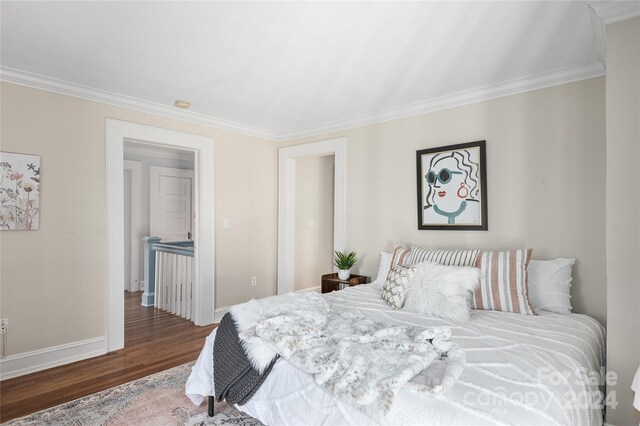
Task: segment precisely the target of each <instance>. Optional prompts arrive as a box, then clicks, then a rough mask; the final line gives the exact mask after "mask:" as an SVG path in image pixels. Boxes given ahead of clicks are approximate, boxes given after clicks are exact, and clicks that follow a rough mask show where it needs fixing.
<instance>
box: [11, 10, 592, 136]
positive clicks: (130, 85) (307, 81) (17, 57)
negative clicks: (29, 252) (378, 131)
mask: <svg viewBox="0 0 640 426" xmlns="http://www.w3.org/2000/svg"><path fill="white" fill-rule="evenodd" d="M0 7H1V10H0V12H1V56H0V61H1V65H2V77H3V80H5V81H13V82H18V83H23V84H30V85H33V86H36V87H38V86H42V87H49V88H51V87H54V89H53V90H55V87H57V88H58V89H59V90H58V91H62V92H64V91H65V90H66V92H68V93H70V94H75V95H78V96H84V97H88V98H91V97H92V96H93V98H95V99H98V100H102V101H106V102H110V103H116V104H118V103H119V104H123V105H130V106H131V107H134V108H136V107H138V109H143V110H144V109H146V110H149V111H152V112H157V113H161V114H163V115H171V114H173V112H174V111H175V114H176V115H177V116H181V117H184V118H187V119H192V120H194V121H202V122H207V120H208V121H209V122H210V123H213V124H214V125H219V126H220V127H222V128H228V129H231V130H236V131H242V132H244V133H248V134H254V135H257V136H263V137H267V138H272V139H287V138H291V137H296V136H302V135H307V134H314V133H319V132H321V131H327V130H335V129H339V128H346V127H352V126H354V125H358V124H366V123H369V122H376V121H383V120H386V119H390V118H397V117H399V116H406V115H412V114H417V113H421V112H425V111H428V110H434V109H440V108H444V107H447V106H452V105H455V104H461V103H468V102H472V101H474V100H478V99H481V98H490V97H495V96H499V95H502V94H508V93H515V92H518V91H524V90H531V89H534V88H538V87H545V86H549V85H553V84H559V83H562V82H566V81H573V80H578V79H581V78H589V77H593V76H595V75H602V74H603V73H604V71H603V70H604V68H603V66H602V64H601V63H600V62H599V61H598V58H599V57H600V55H599V53H598V50H597V40H596V37H595V36H594V30H593V27H592V25H591V18H590V14H589V7H588V4H587V2H583V1H570V2H561V1H553V2H549V1H540V2H538V1H534V2H370V3H368V2H184V1H183V2H59V1H48V2H30V1H29V2H18V1H16V2H14V1H5V0H3V1H2V3H1V6H0ZM47 85H49V86H47ZM101 97H102V98H101ZM176 99H186V100H188V101H190V102H191V105H192V107H191V109H190V110H189V111H188V112H184V111H178V110H176V109H175V108H174V107H173V102H174V100H176Z"/></svg>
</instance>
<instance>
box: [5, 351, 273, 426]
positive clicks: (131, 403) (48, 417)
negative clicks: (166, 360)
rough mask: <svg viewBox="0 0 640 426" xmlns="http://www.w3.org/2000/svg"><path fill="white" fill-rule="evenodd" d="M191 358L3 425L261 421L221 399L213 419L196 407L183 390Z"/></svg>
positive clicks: (243, 424)
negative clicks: (179, 363) (166, 368)
mask: <svg viewBox="0 0 640 426" xmlns="http://www.w3.org/2000/svg"><path fill="white" fill-rule="evenodd" d="M192 366H193V362H190V363H187V364H184V365H180V366H178V367H175V368H172V369H170V370H166V371H162V372H160V373H156V374H153V375H151V376H147V377H143V378H142V379H138V380H135V381H133V382H129V383H125V384H123V385H120V386H116V387H114V388H111V389H107V390H104V391H102V392H98V393H94V394H93V395H89V396H85V397H83V398H80V399H76V400H75V401H71V402H67V403H65V404H61V405H58V406H56V407H53V408H49V409H47V410H43V411H39V412H37V413H34V414H30V415H28V416H25V417H20V418H18V419H14V420H11V421H9V422H7V423H3V424H4V425H10V426H23V425H29V426H31V425H73V426H90V425H108V426H116V425H149V426H151V425H153V426H164V425H166V426H169V425H171V426H173V425H189V426H195V425H240V426H260V425H262V423H260V422H259V421H258V420H256V419H254V418H252V417H249V416H248V415H246V414H244V413H242V412H240V411H238V410H237V409H236V408H234V407H233V406H229V405H227V404H226V403H224V402H217V403H216V412H215V416H214V417H213V418H211V417H207V403H206V402H204V403H203V404H202V405H201V406H199V407H197V406H195V405H193V403H192V402H191V401H190V400H189V398H187V397H186V396H185V394H184V384H185V383H186V381H187V377H188V376H189V373H190V372H191V367H192Z"/></svg>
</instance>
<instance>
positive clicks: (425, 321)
mask: <svg viewBox="0 0 640 426" xmlns="http://www.w3.org/2000/svg"><path fill="white" fill-rule="evenodd" d="M380 293H381V288H380V286H377V285H375V284H365V285H359V286H355V287H351V288H347V289H345V290H340V291H334V292H332V293H329V294H326V295H325V296H324V297H326V299H327V301H328V302H329V303H331V304H332V306H333V308H334V309H336V310H344V311H350V312H356V313H359V314H361V315H364V316H367V317H370V318H373V319H377V320H380V321H384V322H388V323H391V324H398V325H403V324H413V325H417V326H424V327H433V326H447V327H450V328H451V331H452V334H453V336H452V341H453V342H455V343H458V344H459V345H460V346H462V347H463V348H464V351H465V353H466V357H467V365H466V367H465V370H464V372H463V373H462V375H461V376H460V379H459V381H458V382H457V383H456V384H455V385H454V386H453V388H452V389H451V390H450V391H449V392H448V393H446V394H444V395H439V396H430V397H425V396H424V395H416V394H414V393H411V392H408V391H404V390H401V391H400V392H399V393H398V395H397V397H396V400H395V403H394V404H393V406H392V408H391V411H390V412H389V413H388V414H387V415H386V416H385V417H384V419H383V420H382V422H380V423H382V424H407V425H409V424H420V425H427V424H434V425H435V424H437V425H449V424H455V425H462V424H469V425H480V424H528V425H532V424H535V425H538V424H545V425H546V424H563V425H601V424H602V410H601V408H600V406H599V405H600V404H599V403H600V402H601V396H600V395H601V392H600V388H599V386H600V372H601V368H602V365H603V361H604V355H603V351H604V328H603V327H602V326H601V325H600V324H599V323H598V322H597V321H596V320H595V319H593V318H591V317H589V316H587V315H581V314H555V313H544V314H542V315H535V316H532V315H520V314H514V313H506V312H496V311H479V310H478V311H473V313H472V319H471V321H469V322H453V321H450V320H442V319H437V318H431V317H426V316H424V315H420V314H416V313H411V312H406V311H403V310H393V309H392V308H390V307H389V306H387V305H386V304H385V303H384V302H383V301H382V300H381V298H380ZM215 332H216V331H215V330H214V332H213V333H212V334H211V335H210V336H209V337H207V339H206V343H205V345H204V348H203V349H202V352H201V354H200V356H199V358H198V360H197V362H196V364H195V365H194V367H193V369H192V373H191V375H190V377H189V379H188V381H187V384H186V394H187V396H188V397H189V398H190V399H191V400H192V401H193V403H195V404H197V405H199V404H201V403H202V402H203V401H204V400H205V399H206V398H207V397H208V396H209V395H213V394H214V389H213V386H214V385H213V374H214V373H213V371H214V368H213V356H212V354H213V342H214V337H215ZM237 408H238V409H239V410H241V411H243V412H245V413H247V414H249V415H250V416H252V417H255V418H257V419H259V420H260V421H261V422H262V423H264V424H268V425H300V424H340V425H343V424H354V425H361V424H373V423H376V422H374V421H373V420H372V419H371V418H369V417H367V416H365V415H364V414H362V413H361V412H360V411H358V410H357V409H355V408H353V407H352V406H350V405H348V404H346V403H342V402H340V401H335V400H334V399H333V397H332V396H331V395H329V394H327V393H326V392H325V391H323V390H322V389H321V388H320V387H318V386H317V385H316V384H315V383H314V381H313V378H312V377H311V376H310V375H308V374H306V373H304V372H301V371H299V370H297V369H296V368H294V367H293V366H291V365H290V364H289V363H288V362H287V361H285V360H284V359H279V360H278V361H277V362H276V364H275V366H274V367H273V370H272V371H271V374H270V375H269V376H268V377H267V379H266V380H265V382H264V383H263V384H262V386H261V387H260V389H259V390H258V391H257V392H256V394H255V395H254V396H253V398H252V399H251V400H250V401H249V402H248V403H247V404H245V405H242V406H237Z"/></svg>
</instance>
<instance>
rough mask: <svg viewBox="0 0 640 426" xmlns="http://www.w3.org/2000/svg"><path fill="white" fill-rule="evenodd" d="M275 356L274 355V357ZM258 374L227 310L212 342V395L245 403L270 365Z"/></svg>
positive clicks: (270, 367) (232, 401)
mask: <svg viewBox="0 0 640 426" xmlns="http://www.w3.org/2000/svg"><path fill="white" fill-rule="evenodd" d="M276 359H277V358H276ZM276 359H274V360H273V361H272V362H271V364H270V365H269V366H268V367H267V368H266V369H265V371H264V373H262V374H259V373H258V372H257V371H256V370H255V369H254V368H253V366H252V365H251V362H250V361H249V359H248V358H247V354H246V353H245V351H244V349H243V347H242V344H241V343H240V339H239V338H238V330H237V329H236V325H235V323H234V321H233V317H232V316H231V314H230V313H227V314H225V315H224V316H223V317H222V321H220V325H219V326H218V331H217V332H216V338H215V340H214V345H213V365H214V374H213V377H214V386H215V397H216V400H218V401H226V402H227V404H239V405H243V404H246V403H247V401H249V400H250V399H251V397H252V396H253V394H254V393H256V391H257V390H258V388H260V385H261V384H262V382H264V380H265V379H266V378H267V376H268V375H269V373H270V372H271V369H272V368H273V364H275V362H276Z"/></svg>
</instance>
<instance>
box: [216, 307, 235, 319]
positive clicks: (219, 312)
mask: <svg viewBox="0 0 640 426" xmlns="http://www.w3.org/2000/svg"><path fill="white" fill-rule="evenodd" d="M229 310H231V306H223V307H222V308H218V309H216V312H215V315H214V316H213V322H215V323H220V321H222V317H223V316H224V315H225V314H226V313H227V312H229Z"/></svg>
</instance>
